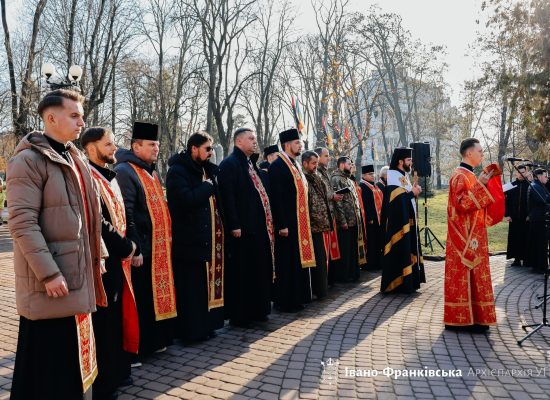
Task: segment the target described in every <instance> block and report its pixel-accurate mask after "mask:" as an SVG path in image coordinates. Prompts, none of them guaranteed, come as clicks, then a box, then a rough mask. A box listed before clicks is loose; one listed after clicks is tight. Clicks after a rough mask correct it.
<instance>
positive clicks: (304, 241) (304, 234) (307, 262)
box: [279, 153, 316, 268]
mask: <svg viewBox="0 0 550 400" xmlns="http://www.w3.org/2000/svg"><path fill="white" fill-rule="evenodd" d="M279 157H281V159H282V160H283V161H284V163H285V164H286V166H287V167H288V169H289V171H290V173H291V174H292V178H293V179H294V186H295V187H296V212H297V213H298V215H297V220H298V248H299V249H300V262H301V264H302V268H310V267H315V265H316V263H315V252H314V251H313V239H312V236H311V224H310V221H309V204H308V200H307V181H306V178H305V177H304V175H303V174H302V171H301V169H299V167H297V166H295V165H293V164H292V162H291V161H290V159H289V158H288V156H287V155H286V154H285V153H281V154H279Z"/></svg>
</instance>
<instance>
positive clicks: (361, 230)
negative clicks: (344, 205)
mask: <svg viewBox="0 0 550 400" xmlns="http://www.w3.org/2000/svg"><path fill="white" fill-rule="evenodd" d="M353 185H354V186H355V192H353V191H352V192H351V195H352V196H353V198H354V200H355V213H356V216H357V254H358V257H359V258H358V262H359V265H363V264H366V263H367V246H366V240H365V239H366V237H367V225H366V220H365V207H364V205H363V196H361V187H360V186H359V185H358V184H357V183H355V181H354V182H353ZM357 209H359V211H357Z"/></svg>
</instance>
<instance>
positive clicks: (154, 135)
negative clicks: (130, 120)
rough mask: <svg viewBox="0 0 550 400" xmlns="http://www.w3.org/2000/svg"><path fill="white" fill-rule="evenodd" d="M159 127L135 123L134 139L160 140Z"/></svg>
mask: <svg viewBox="0 0 550 400" xmlns="http://www.w3.org/2000/svg"><path fill="white" fill-rule="evenodd" d="M158 138H159V126H158V125H157V124H150V123H148V122H139V121H136V122H134V128H133V129H132V139H145V140H155V141H156V140H159V139H158Z"/></svg>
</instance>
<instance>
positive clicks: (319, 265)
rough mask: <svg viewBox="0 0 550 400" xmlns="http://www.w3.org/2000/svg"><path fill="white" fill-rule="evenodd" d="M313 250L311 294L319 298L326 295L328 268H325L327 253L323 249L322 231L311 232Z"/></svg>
mask: <svg viewBox="0 0 550 400" xmlns="http://www.w3.org/2000/svg"><path fill="white" fill-rule="evenodd" d="M311 235H312V238H313V250H314V252H315V262H316V266H315V268H312V269H311V280H312V282H311V284H312V286H313V294H315V296H317V298H318V299H321V298H323V297H325V296H326V295H327V289H328V280H327V278H328V269H327V254H326V251H325V241H324V239H323V232H316V233H312V234H311Z"/></svg>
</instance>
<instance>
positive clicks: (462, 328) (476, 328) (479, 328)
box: [445, 324, 489, 333]
mask: <svg viewBox="0 0 550 400" xmlns="http://www.w3.org/2000/svg"><path fill="white" fill-rule="evenodd" d="M445 329H446V330H448V331H455V332H469V333H484V332H487V331H488V330H489V326H487V325H478V324H475V325H445Z"/></svg>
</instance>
